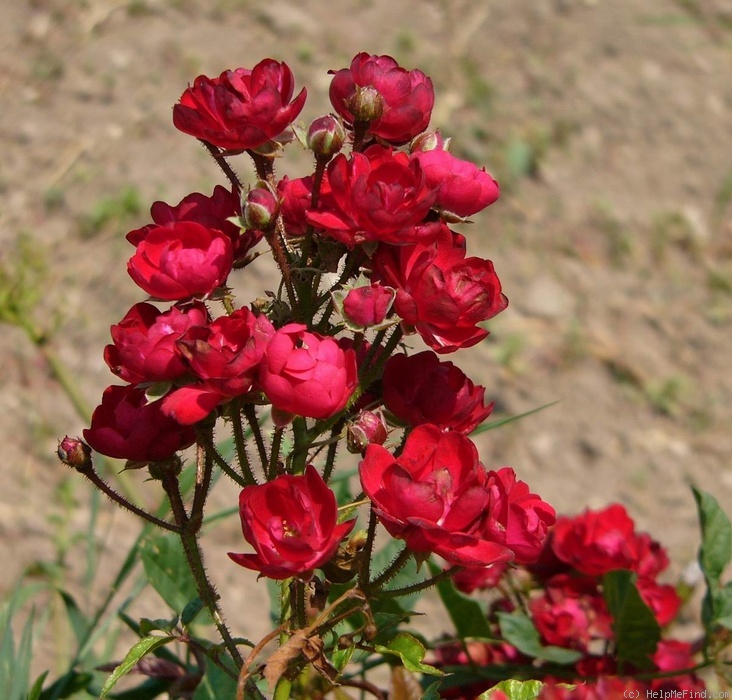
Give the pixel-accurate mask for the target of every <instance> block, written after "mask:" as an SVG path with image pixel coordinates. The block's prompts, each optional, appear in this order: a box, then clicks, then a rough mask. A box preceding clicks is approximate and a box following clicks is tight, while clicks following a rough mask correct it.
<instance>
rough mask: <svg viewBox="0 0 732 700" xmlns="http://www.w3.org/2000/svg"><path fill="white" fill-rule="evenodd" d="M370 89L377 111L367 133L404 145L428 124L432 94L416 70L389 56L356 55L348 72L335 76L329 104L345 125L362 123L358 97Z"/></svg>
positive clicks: (345, 69) (430, 87) (430, 85)
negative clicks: (404, 66)
mask: <svg viewBox="0 0 732 700" xmlns="http://www.w3.org/2000/svg"><path fill="white" fill-rule="evenodd" d="M364 89H365V90H368V89H372V90H373V91H374V92H375V98H376V99H375V102H376V103H377V104H378V105H379V107H380V109H377V110H375V111H376V112H380V114H378V116H376V118H374V119H371V120H369V125H368V132H369V133H370V134H373V135H374V136H378V137H379V138H381V139H383V140H384V141H390V142H391V143H394V144H401V143H406V142H407V141H409V140H410V139H411V138H413V137H414V136H416V135H417V134H419V133H420V132H422V131H424V130H425V129H426V128H427V125H428V124H429V123H430V115H431V114H432V107H433V106H434V103H435V93H434V89H433V87H432V81H431V80H430V79H429V78H428V77H427V76H426V75H425V74H424V73H423V72H422V71H420V70H412V71H408V70H405V69H404V68H401V67H400V66H399V64H398V63H397V62H396V61H395V60H394V59H393V58H392V57H391V56H370V55H369V54H367V53H360V54H358V55H357V56H355V57H354V59H353V60H352V61H351V66H350V68H343V69H342V70H339V71H337V72H336V73H335V75H334V76H333V81H332V82H331V85H330V101H331V103H332V104H333V107H334V108H335V110H336V112H338V114H340V115H341V117H343V119H344V120H345V121H346V122H348V123H349V124H354V123H355V122H356V121H363V116H364V115H360V114H359V113H358V105H359V104H360V102H361V100H360V99H359V98H360V95H359V93H360V92H361V91H363V90H364Z"/></svg>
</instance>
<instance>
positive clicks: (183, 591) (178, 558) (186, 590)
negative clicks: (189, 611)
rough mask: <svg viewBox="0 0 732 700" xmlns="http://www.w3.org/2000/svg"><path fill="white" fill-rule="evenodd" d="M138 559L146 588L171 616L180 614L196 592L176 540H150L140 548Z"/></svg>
mask: <svg viewBox="0 0 732 700" xmlns="http://www.w3.org/2000/svg"><path fill="white" fill-rule="evenodd" d="M141 558H142V565H143V567H144V569H145V575H146V576H147V580H148V581H149V582H150V585H151V586H152V587H153V588H154V589H155V590H156V591H157V592H158V594H159V595H160V597H161V598H162V599H163V600H164V601H165V602H166V603H167V604H168V605H169V606H170V608H171V609H172V610H173V611H174V612H177V613H181V612H182V611H183V610H184V609H185V607H186V606H187V605H188V603H190V602H191V601H192V600H193V599H194V598H196V595H197V591H196V582H195V580H194V579H193V575H192V574H191V570H190V567H189V566H188V561H187V559H186V555H185V552H184V551H183V545H182V544H181V542H180V539H179V538H178V537H177V536H176V535H154V536H151V537H150V538H149V539H148V540H146V541H145V543H144V544H143V546H142V550H141Z"/></svg>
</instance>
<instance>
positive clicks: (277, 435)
mask: <svg viewBox="0 0 732 700" xmlns="http://www.w3.org/2000/svg"><path fill="white" fill-rule="evenodd" d="M284 432H285V429H284V428H275V430H274V434H273V435H272V452H271V453H270V455H269V469H268V470H267V481H272V479H274V478H275V477H276V476H277V471H278V462H279V459H280V446H281V445H282V433H284Z"/></svg>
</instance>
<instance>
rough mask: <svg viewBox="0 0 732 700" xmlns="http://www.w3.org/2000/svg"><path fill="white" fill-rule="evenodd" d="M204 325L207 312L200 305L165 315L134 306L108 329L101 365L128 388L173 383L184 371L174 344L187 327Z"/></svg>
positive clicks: (180, 308) (150, 307) (171, 311)
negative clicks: (108, 338)
mask: <svg viewBox="0 0 732 700" xmlns="http://www.w3.org/2000/svg"><path fill="white" fill-rule="evenodd" d="M207 322H208V311H206V307H205V306H204V305H203V304H201V303H194V304H192V305H190V306H185V307H178V306H174V307H173V308H172V309H170V311H166V312H165V313H160V311H158V309H157V308H156V307H154V306H153V305H152V304H147V303H141V304H135V305H134V306H133V307H132V308H131V309H130V310H129V311H128V312H127V314H126V315H125V317H124V318H123V319H122V320H121V321H120V322H119V323H118V324H117V325H115V326H112V328H111V329H110V331H111V334H112V345H107V346H106V347H105V348H104V361H105V362H106V363H107V364H108V365H109V368H110V369H111V370H112V372H114V374H116V375H117V376H118V377H121V378H122V379H124V381H126V382H130V383H131V384H140V383H143V382H162V381H169V380H171V379H176V378H177V377H180V376H182V375H183V374H185V373H186V372H187V371H188V367H187V365H186V364H185V362H184V361H183V358H182V357H181V355H180V353H179V352H178V350H177V348H176V344H175V343H176V341H177V340H178V339H179V338H180V337H181V336H182V335H183V334H184V333H185V332H186V331H187V330H188V329H189V328H191V326H202V325H204V324H205V323H207Z"/></svg>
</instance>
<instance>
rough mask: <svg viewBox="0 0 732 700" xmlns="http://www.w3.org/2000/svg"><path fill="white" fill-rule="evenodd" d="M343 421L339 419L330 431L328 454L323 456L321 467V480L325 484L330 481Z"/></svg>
mask: <svg viewBox="0 0 732 700" xmlns="http://www.w3.org/2000/svg"><path fill="white" fill-rule="evenodd" d="M343 424H344V421H343V420H340V421H338V423H336V424H335V425H334V426H333V430H331V431H330V441H329V444H328V454H327V455H326V458H325V468H324V469H323V481H325V483H326V484H327V483H328V481H330V477H331V474H332V473H333V468H334V467H335V458H336V454H337V452H338V444H339V442H340V441H339V440H338V439H337V437H338V435H340V433H341V430H343Z"/></svg>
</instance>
